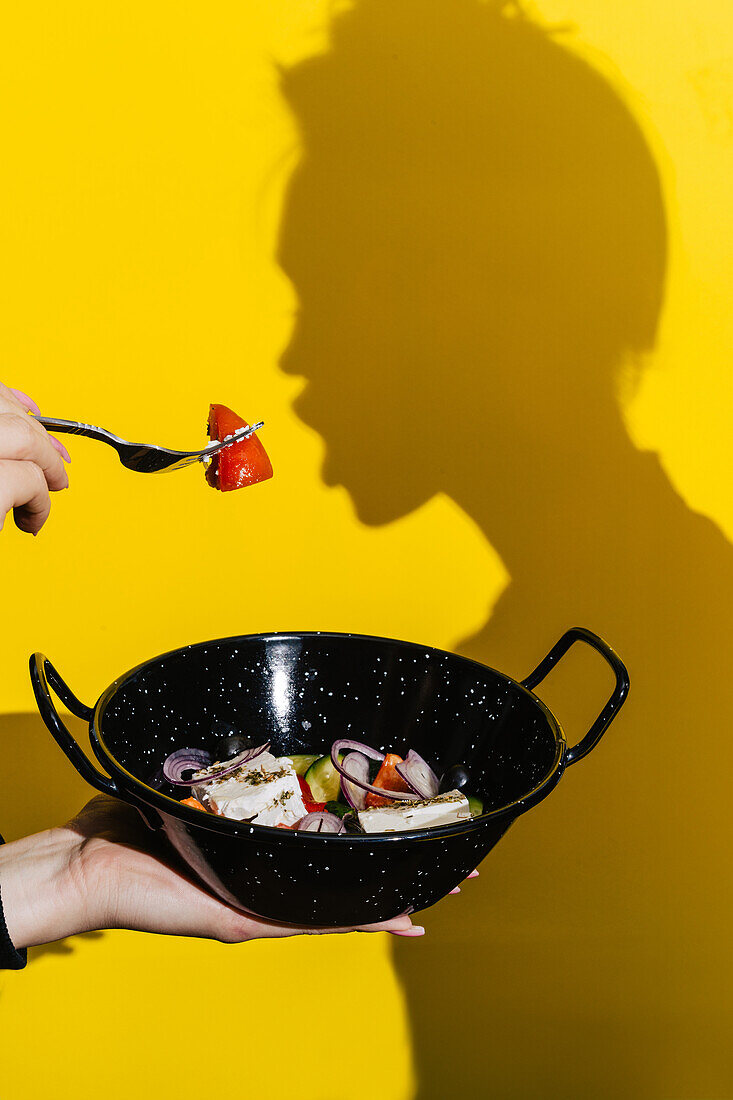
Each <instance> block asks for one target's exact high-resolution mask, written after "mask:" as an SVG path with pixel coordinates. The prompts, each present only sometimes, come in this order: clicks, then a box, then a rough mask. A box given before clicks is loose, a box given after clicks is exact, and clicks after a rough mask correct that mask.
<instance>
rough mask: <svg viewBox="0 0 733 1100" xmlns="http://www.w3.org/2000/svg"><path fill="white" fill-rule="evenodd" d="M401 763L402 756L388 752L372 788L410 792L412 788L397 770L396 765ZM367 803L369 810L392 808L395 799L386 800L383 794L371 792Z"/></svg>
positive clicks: (367, 797)
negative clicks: (377, 807)
mask: <svg viewBox="0 0 733 1100" xmlns="http://www.w3.org/2000/svg"><path fill="white" fill-rule="evenodd" d="M401 763H402V757H401V756H398V755H397V753H396V752H388V753H387V755H386V756H385V758H384V760H383V761H382V766H381V768H380V769H379V771H378V772H377V777H376V779H375V780H374V782H373V783H372V786H373V787H381V788H382V789H383V790H385V791H409V789H410V788H409V787H408V786H407V784H406V783H405V781H404V779H403V778H402V776H401V775H400V774H399V772H398V771H397V769H396V765H397V764H401ZM365 802H366V806H367V809H369V808H371V807H372V806H391V805H392V803H393V802H394V799H393V798H384V797H383V796H382V795H381V794H373V793H372V792H371V791H369V792H368V793H367V796H366V800H365Z"/></svg>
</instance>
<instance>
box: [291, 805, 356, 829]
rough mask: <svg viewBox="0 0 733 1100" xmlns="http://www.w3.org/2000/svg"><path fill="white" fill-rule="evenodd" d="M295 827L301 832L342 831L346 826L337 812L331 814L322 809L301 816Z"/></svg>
mask: <svg viewBox="0 0 733 1100" xmlns="http://www.w3.org/2000/svg"><path fill="white" fill-rule="evenodd" d="M295 828H296V829H297V830H298V832H300V833H342V832H343V831H344V829H345V826H344V823H343V822H342V820H341V818H340V817H338V816H337V815H336V814H329V813H326V811H325V810H321V811H320V812H318V813H312V814H306V815H305V817H301V819H300V821H299V822H298V824H297V825H296V826H295Z"/></svg>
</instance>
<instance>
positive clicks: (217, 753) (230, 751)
mask: <svg viewBox="0 0 733 1100" xmlns="http://www.w3.org/2000/svg"><path fill="white" fill-rule="evenodd" d="M211 732H212V734H213V735H214V737H215V738H216V749H215V750H214V752H213V753H212V758H213V759H214V760H221V761H226V760H231V758H232V757H233V756H239V754H240V752H244V750H245V749H251V748H252V747H253V746H254V744H255V743H254V741H252V740H251V738H249V737H243V736H242V734H241V733H237V728H236V726H233V725H232V724H231V723H230V722H220V721H218V720H217V721H216V722H213V723H212V726H211Z"/></svg>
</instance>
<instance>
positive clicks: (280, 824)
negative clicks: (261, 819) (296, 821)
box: [275, 821, 295, 829]
mask: <svg viewBox="0 0 733 1100" xmlns="http://www.w3.org/2000/svg"><path fill="white" fill-rule="evenodd" d="M275 828H276V829H294V828H295V826H294V825H286V824H285V822H284V821H279V822H278V823H277V825H276V826H275Z"/></svg>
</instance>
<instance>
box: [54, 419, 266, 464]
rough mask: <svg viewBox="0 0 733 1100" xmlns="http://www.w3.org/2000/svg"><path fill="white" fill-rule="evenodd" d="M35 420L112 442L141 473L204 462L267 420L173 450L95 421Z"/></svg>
mask: <svg viewBox="0 0 733 1100" xmlns="http://www.w3.org/2000/svg"><path fill="white" fill-rule="evenodd" d="M34 419H35V420H37V421H38V423H39V424H42V425H43V427H44V428H48V429H49V430H50V431H54V432H67V433H68V434H69V435H84V436H87V437H88V438H89V439H97V440H99V442H100V443H107V444H109V446H110V447H114V449H115V450H116V451H117V454H118V455H119V458H120V462H121V463H122V465H123V466H126V467H127V469H128V470H134V471H135V473H138V474H158V473H163V471H165V470H182V469H183V468H184V466H191V465H192V464H193V463H194V462H204V461H205V460H206V459H207V458H209V457H210V456H211V455H215V454H217V453H218V452H219V451H222V450H224V448H225V447H229V446H230V445H231V444H232V443H238V442H239V441H240V440H242V439H248V438H249V436H251V435H253V434H254V432H256V431H258V429H259V428H261V427H262V426H263V424H264V423H265V422H264V420H260V422H259V423H258V424H253V425H252V426H251V427H249V428H240V429H239V430H238V431H236V432H234V433H233V434H232V435H231V436H230V438H229V439H223V440H214V442H213V443H209V444H208V446H206V447H202V448H201V450H199V451H172V450H171V449H170V448H169V447H159V446H157V445H156V444H154V443H130V441H129V440H127V439H120V437H119V436H118V435H113V434H112V432H108V431H106V429H105V428H98V427H96V426H95V425H94V424H82V423H81V422H80V421H77V420H57V419H56V418H55V417H53V416H35V417H34Z"/></svg>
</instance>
